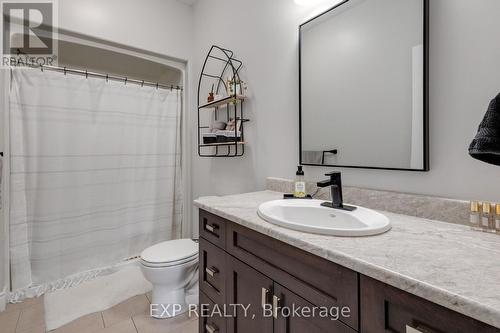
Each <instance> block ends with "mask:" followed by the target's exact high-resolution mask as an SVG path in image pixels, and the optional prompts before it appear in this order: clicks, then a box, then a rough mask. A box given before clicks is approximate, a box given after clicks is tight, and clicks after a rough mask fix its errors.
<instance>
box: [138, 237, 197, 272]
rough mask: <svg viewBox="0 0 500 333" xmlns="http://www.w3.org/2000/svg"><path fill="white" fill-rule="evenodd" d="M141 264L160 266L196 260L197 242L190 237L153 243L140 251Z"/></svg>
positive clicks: (152, 266) (153, 266)
mask: <svg viewBox="0 0 500 333" xmlns="http://www.w3.org/2000/svg"><path fill="white" fill-rule="evenodd" d="M140 257H141V264H142V265H144V266H146V267H151V268H160V267H171V266H177V265H182V264H184V263H188V262H191V261H194V260H198V243H196V242H194V241H193V240H192V239H176V240H170V241H166V242H162V243H159V244H156V245H153V246H151V247H149V248H147V249H145V250H144V251H142V253H141V256H140Z"/></svg>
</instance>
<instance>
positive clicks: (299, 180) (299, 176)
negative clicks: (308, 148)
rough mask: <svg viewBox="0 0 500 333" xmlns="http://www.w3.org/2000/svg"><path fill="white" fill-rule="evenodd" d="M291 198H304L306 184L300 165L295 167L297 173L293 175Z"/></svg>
mask: <svg viewBox="0 0 500 333" xmlns="http://www.w3.org/2000/svg"><path fill="white" fill-rule="evenodd" d="M293 196H294V197H296V198H305V197H306V182H305V181H304V171H303V170H302V166H301V165H299V166H298V167H297V172H296V173H295V186H294V191H293Z"/></svg>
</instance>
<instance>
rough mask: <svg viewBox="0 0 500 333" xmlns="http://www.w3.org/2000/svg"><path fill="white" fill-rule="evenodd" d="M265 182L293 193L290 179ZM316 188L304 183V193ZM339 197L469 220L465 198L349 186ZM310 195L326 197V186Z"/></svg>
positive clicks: (436, 217)
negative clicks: (446, 197)
mask: <svg viewBox="0 0 500 333" xmlns="http://www.w3.org/2000/svg"><path fill="white" fill-rule="evenodd" d="M266 183H267V186H266V187H267V189H268V190H270V191H276V192H284V193H293V186H294V182H293V180H289V179H282V178H274V177H269V178H267V181H266ZM317 189H318V188H317V187H316V183H313V182H307V183H306V190H307V193H308V194H313V193H315V192H316V191H317ZM343 196H344V202H346V203H349V204H353V205H357V206H363V207H366V208H371V209H376V210H383V211H387V212H391V213H396V214H403V215H409V216H416V217H420V218H425V219H431V220H437V221H443V222H448V223H454V224H463V225H465V224H467V223H468V221H469V214H470V203H469V202H467V201H461V200H452V199H445V198H438V197H432V196H425V195H417V194H407V193H400V192H391V191H380V190H370V189H363V188H358V187H349V186H344V187H343ZM314 198H315V199H323V200H330V189H329V188H323V189H320V190H319V191H318V193H317V194H316V195H315V196H314Z"/></svg>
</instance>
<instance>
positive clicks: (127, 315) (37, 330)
mask: <svg viewBox="0 0 500 333" xmlns="http://www.w3.org/2000/svg"><path fill="white" fill-rule="evenodd" d="M149 297H150V295H148V294H146V295H139V296H135V297H132V298H129V299H128V300H126V301H124V302H122V303H120V304H118V305H116V306H114V307H112V308H110V309H108V310H106V311H103V312H97V313H93V314H90V315H87V316H84V317H81V318H79V319H77V320H75V321H73V322H71V323H69V324H67V325H65V326H62V327H60V328H58V329H56V330H53V331H50V333H174V332H175V333H196V332H198V320H197V318H189V317H188V316H187V315H181V316H178V317H175V318H172V319H164V320H159V319H154V318H151V317H150V316H149V304H150V299H149ZM0 332H1V333H46V330H45V315H44V305H43V298H42V297H40V298H37V299H30V300H27V301H25V302H23V303H18V304H9V305H8V306H7V309H6V310H5V311H4V312H0Z"/></svg>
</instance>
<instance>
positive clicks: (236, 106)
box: [198, 45, 249, 157]
mask: <svg viewBox="0 0 500 333" xmlns="http://www.w3.org/2000/svg"><path fill="white" fill-rule="evenodd" d="M233 55H234V53H233V51H231V50H228V49H225V48H222V47H220V46H217V45H212V47H211V48H210V51H209V52H208V54H207V56H206V58H205V62H204V63H203V69H202V71H201V75H200V79H199V82H198V155H199V156H201V157H239V156H243V154H245V145H246V142H245V137H244V130H243V129H244V124H245V123H246V122H248V121H249V120H248V119H245V118H244V116H243V102H244V101H245V96H244V95H243V94H242V93H243V86H242V84H241V82H242V81H241V79H240V75H239V70H240V69H241V67H242V65H243V63H242V62H241V61H240V60H238V59H236V58H234V57H233ZM214 72H219V73H220V74H219V75H214V74H213V73H214ZM224 77H227V78H228V79H230V80H232V82H240V90H241V91H240V93H241V94H237V93H238V92H237V91H235V92H234V93H233V94H229V93H228V86H227V84H226V82H224ZM234 88H235V90H236V86H235V87H234ZM211 90H212V91H213V92H214V95H216V96H219V97H218V98H217V99H216V100H214V101H210V102H208V101H207V97H208V95H209V93H210V92H211ZM210 112H211V114H210ZM221 121H222V122H225V123H229V122H230V121H234V125H235V126H234V130H232V129H231V130H230V131H225V132H226V133H227V134H229V135H228V136H220V135H217V133H213V132H212V131H211V129H212V123H214V122H221ZM207 135H208V136H216V138H214V140H216V141H215V142H205V141H204V136H207ZM221 138H223V139H221Z"/></svg>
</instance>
